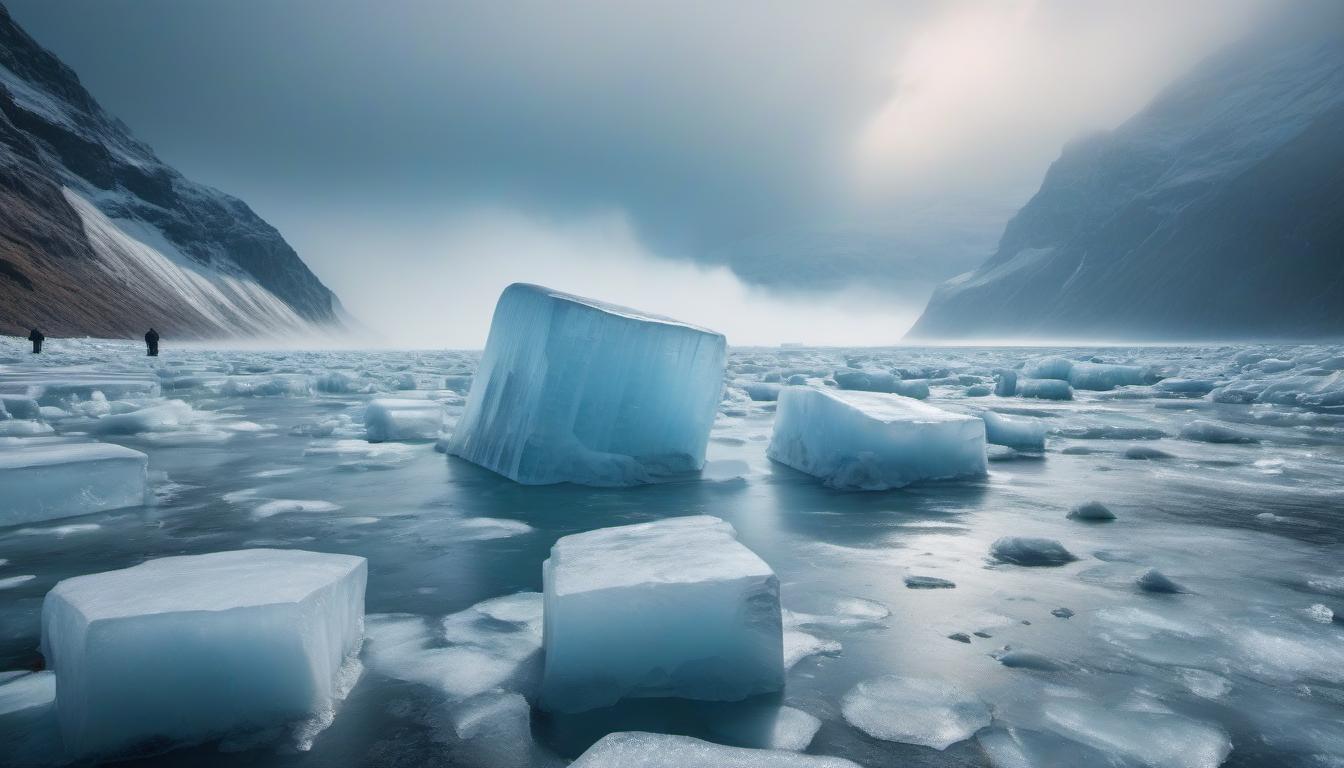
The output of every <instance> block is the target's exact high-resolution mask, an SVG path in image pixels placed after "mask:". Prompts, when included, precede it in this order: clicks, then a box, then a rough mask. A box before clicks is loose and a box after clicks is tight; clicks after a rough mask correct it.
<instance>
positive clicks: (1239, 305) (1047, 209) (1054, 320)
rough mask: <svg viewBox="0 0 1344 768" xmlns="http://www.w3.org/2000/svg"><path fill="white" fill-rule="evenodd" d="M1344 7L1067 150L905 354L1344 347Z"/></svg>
mask: <svg viewBox="0 0 1344 768" xmlns="http://www.w3.org/2000/svg"><path fill="white" fill-rule="evenodd" d="M1341 9H1344V6H1339V5H1338V4H1336V5H1335V7H1333V8H1329V7H1327V9H1326V10H1327V13H1328V15H1329V18H1328V19H1324V20H1323V19H1320V18H1316V19H1311V20H1309V21H1308V20H1304V19H1294V20H1287V19H1283V20H1280V21H1279V22H1277V23H1275V24H1273V25H1270V26H1269V27H1267V28H1266V29H1265V30H1263V31H1261V32H1260V33H1259V34H1257V35H1255V36H1254V37H1253V38H1252V39H1248V40H1245V41H1242V42H1241V43H1238V44H1237V45H1235V46H1232V47H1231V48H1229V49H1228V50H1225V51H1223V52H1222V53H1221V54H1219V55H1217V56H1216V57H1214V58H1213V59H1210V60H1209V61H1206V62H1205V63H1204V64H1203V65H1201V66H1200V67H1198V68H1197V69H1196V70H1195V71H1194V72H1192V73H1190V74H1189V75H1188V76H1187V77H1185V78H1184V79H1182V80H1181V81H1179V82H1177V83H1175V84H1173V85H1172V86H1170V87H1169V88H1167V89H1166V90H1165V91H1164V92H1163V93H1162V94H1160V95H1159V96H1158V97H1157V98H1156V99H1155V100H1154V101H1153V102H1152V103H1151V104H1150V105H1149V106H1148V107H1146V108H1145V109H1144V110H1143V111H1142V112H1140V113H1139V114H1137V115H1136V116H1134V117H1133V118H1131V119H1130V120H1129V121H1127V122H1126V123H1124V124H1123V125H1121V126H1120V127H1118V128H1116V129H1115V130H1113V131H1110V132H1108V133H1106V134H1103V135H1097V136H1092V137H1089V138H1086V139H1083V140H1079V141H1076V142H1074V143H1072V144H1070V145H1069V146H1067V147H1066V148H1065V149H1064V151H1063V154H1062V155H1061V156H1060V158H1059V159H1058V160H1056V161H1055V163H1054V164H1053V165H1052V166H1051V167H1050V169H1049V171H1048V172H1047V174H1046V176H1045V180H1044V182H1043V183H1042V185H1041V188H1040V190H1039V192H1037V194H1036V195H1035V196H1034V197H1033V198H1032V199H1031V201H1030V202H1029V203H1027V205H1026V206H1025V207H1024V208H1023V209H1022V210H1021V211H1020V212H1018V214H1017V215H1016V217H1014V218H1013V219H1012V220H1011V221H1010V222H1009V223H1008V225H1007V227H1006V228H1005V230H1004V233H1003V236H1002V238H1001V240H1000V242H999V247H998V250H997V252H996V253H995V254H994V255H993V256H992V257H991V258H990V259H989V260H988V261H987V262H985V263H984V264H983V265H982V266H981V267H980V268H979V269H977V270H975V271H973V272H968V273H966V274H964V275H961V276H959V277H956V278H953V279H952V280H949V281H948V282H946V283H944V284H943V285H942V286H940V287H939V288H938V290H937V291H936V292H935V293H934V295H933V297H932V299H931V300H930V302H929V305H928V308H927V309H926V310H925V312H924V315H923V317H921V318H920V320H919V322H918V323H917V324H916V325H915V327H914V328H913V329H912V330H911V331H910V334H909V337H908V338H915V339H925V340H932V339H959V338H999V339H1011V338H1052V339H1070V338H1072V339H1079V338H1117V339H1119V338H1129V339H1142V338H1150V339H1198V338H1206V339H1210V338H1229V339H1230V338H1247V337H1298V338H1306V337H1322V336H1344V12H1341Z"/></svg>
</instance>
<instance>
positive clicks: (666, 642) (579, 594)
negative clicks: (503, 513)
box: [542, 515, 784, 711]
mask: <svg viewBox="0 0 1344 768" xmlns="http://www.w3.org/2000/svg"><path fill="white" fill-rule="evenodd" d="M542 581H543V584H544V589H545V606H546V607H545V623H544V636H545V652H546V662H545V674H544V678H543V681H542V703H543V705H544V706H546V707H547V708H549V709H553V710H559V711H581V710H585V709H592V708H595V707H601V706H605V705H608V704H612V703H614V702H616V701H618V700H620V699H622V698H626V697H662V696H679V697H683V698H692V699H708V700H716V701H735V700H738V699H743V698H746V697H748V696H752V695H755V694H758V693H766V692H770V691H777V690H780V689H781V688H783V686H784V658H783V640H782V618H781V614H780V608H779V580H778V579H777V578H776V577H775V574H774V571H772V570H771V569H770V566H768V565H766V564H765V562H764V561H763V560H761V558H759V557H757V556H756V554H755V553H754V552H752V551H751V550H749V549H747V548H746V547H744V546H743V545H742V544H741V543H739V542H738V541H737V538H736V532H735V531H734V530H733V527H732V526H731V525H729V524H728V523H726V522H724V521H722V520H720V519H718V518H715V517H708V516H705V515H699V516H694V517H678V518H671V519H668V520H660V521H658V522H653V523H640V524H637V525H626V526H620V527H616V528H601V529H598V530H596V531H589V532H587V533H580V534H575V535H573V536H565V537H563V538H561V539H560V540H559V541H557V542H556V543H555V546H554V547H553V548H552V549H551V557H550V559H548V560H547V561H546V562H545V564H544V565H543V566H542Z"/></svg>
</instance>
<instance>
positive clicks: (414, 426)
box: [364, 398, 443, 443]
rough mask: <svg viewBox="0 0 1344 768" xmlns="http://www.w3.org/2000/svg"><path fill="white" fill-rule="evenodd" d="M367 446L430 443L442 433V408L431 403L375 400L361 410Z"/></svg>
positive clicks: (386, 399)
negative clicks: (402, 441)
mask: <svg viewBox="0 0 1344 768" xmlns="http://www.w3.org/2000/svg"><path fill="white" fill-rule="evenodd" d="M364 429H365V431H366V433H367V436H368V439H369V442H373V443H381V442H384V441H388V440H433V439H434V438H436V437H438V436H439V433H440V432H442V431H443V406H442V405H440V404H439V403H437V402H435V401H433V400H399V399H393V398H376V399H374V400H370V401H369V403H368V405H366V406H365V407H364Z"/></svg>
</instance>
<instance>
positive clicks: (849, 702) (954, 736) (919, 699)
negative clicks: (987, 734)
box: [841, 675, 990, 750]
mask: <svg viewBox="0 0 1344 768" xmlns="http://www.w3.org/2000/svg"><path fill="white" fill-rule="evenodd" d="M841 711H842V713H843V714H844V716H845V722H847V723H849V724H850V725H852V726H854V727H855V728H858V729H859V730H861V731H863V732H864V733H866V734H868V735H869V736H872V737H873V738H875V739H882V740H883V741H898V742H901V743H903V744H918V745H920V746H923V747H933V748H934V749H940V750H941V749H947V748H948V747H950V746H951V745H953V744H955V743H957V742H959V741H964V740H966V739H969V738H970V737H971V736H974V735H975V732H976V731H978V730H980V729H981V728H984V727H985V726H987V725H989V722H990V714H989V707H987V706H985V703H984V702H983V701H981V700H980V698H979V697H978V696H976V695H975V694H973V693H970V692H967V691H964V690H962V689H961V688H960V687H959V686H957V685H956V684H955V683H952V682H950V681H947V680H929V679H921V678H909V677H897V676H895V675H888V676H885V677H878V678H874V679H872V680H865V681H863V682H861V683H859V684H858V685H856V686H854V688H853V689H852V690H850V692H849V693H847V694H845V698H844V700H843V701H842V702H841Z"/></svg>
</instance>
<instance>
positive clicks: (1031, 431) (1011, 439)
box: [980, 411, 1045, 453]
mask: <svg viewBox="0 0 1344 768" xmlns="http://www.w3.org/2000/svg"><path fill="white" fill-rule="evenodd" d="M980 418H981V419H983V420H984V422H985V440H986V441H987V442H990V443H993V444H995V445H1005V446H1008V447H1009V448H1012V449H1014V450H1018V451H1027V452H1032V453H1041V452H1042V451H1044V450H1045V422H1043V421H1041V420H1040V419H1035V418H1032V417H1030V416H1004V415H1003V414H1000V413H994V412H993V411H985V412H983V413H981V414H980Z"/></svg>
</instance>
